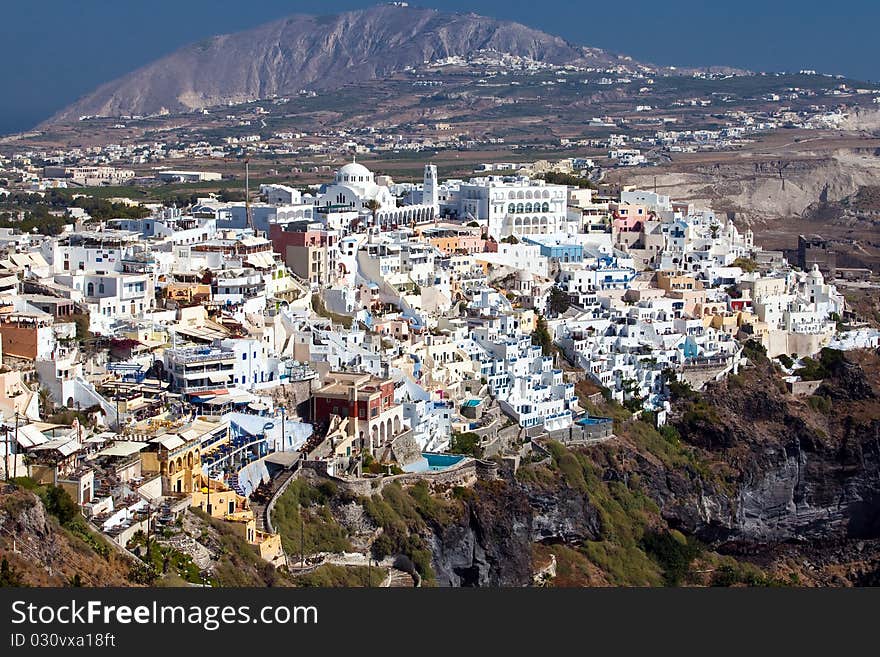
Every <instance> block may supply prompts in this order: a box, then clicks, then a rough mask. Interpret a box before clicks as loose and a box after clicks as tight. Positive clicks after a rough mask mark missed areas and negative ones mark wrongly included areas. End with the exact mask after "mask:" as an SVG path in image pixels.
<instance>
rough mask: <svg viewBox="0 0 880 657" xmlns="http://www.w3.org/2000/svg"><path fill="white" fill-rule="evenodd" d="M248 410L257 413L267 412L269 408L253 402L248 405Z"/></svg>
mask: <svg viewBox="0 0 880 657" xmlns="http://www.w3.org/2000/svg"><path fill="white" fill-rule="evenodd" d="M248 408H249V409H251V410H252V411H256V412H257V413H260V412H262V411H268V410H269V407H268V406H267V405H266V404H263V403H261V402H253V403H251V404H248Z"/></svg>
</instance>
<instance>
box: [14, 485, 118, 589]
mask: <svg viewBox="0 0 880 657" xmlns="http://www.w3.org/2000/svg"><path fill="white" fill-rule="evenodd" d="M0 555H2V557H3V558H4V559H5V560H6V561H7V562H8V563H9V567H10V569H11V571H12V572H13V573H14V580H15V581H14V583H15V584H16V585H20V586H69V585H71V584H72V583H76V584H77V585H82V586H132V582H131V581H130V580H129V578H128V574H129V570H130V567H131V564H130V563H128V562H127V561H126V560H125V559H123V558H121V557H120V556H119V555H118V554H117V553H115V552H114V551H113V550H112V549H110V548H109V547H108V546H105V545H104V544H103V543H102V542H99V543H97V544H89V543H86V542H85V541H84V540H82V538H80V537H79V536H76V535H74V534H73V533H71V532H69V531H66V530H64V529H62V528H61V527H60V526H59V524H58V522H57V521H56V520H55V519H54V518H53V517H52V516H50V515H49V514H48V513H47V512H46V508H45V506H44V505H43V502H42V501H41V500H40V498H39V497H38V496H37V495H35V494H33V493H31V492H29V491H27V490H22V489H14V488H13V487H11V486H9V487H4V490H2V491H0Z"/></svg>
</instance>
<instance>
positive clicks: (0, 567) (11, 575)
mask: <svg viewBox="0 0 880 657" xmlns="http://www.w3.org/2000/svg"><path fill="white" fill-rule="evenodd" d="M21 585H22V584H21V574H20V573H19V572H18V570H16V569H15V568H13V567H12V566H11V565H10V564H9V561H8V560H7V559H6V557H3V561H2V563H0V587H4V586H21Z"/></svg>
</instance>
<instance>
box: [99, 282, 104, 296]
mask: <svg viewBox="0 0 880 657" xmlns="http://www.w3.org/2000/svg"><path fill="white" fill-rule="evenodd" d="M98 294H104V284H103V283H99V284H98Z"/></svg>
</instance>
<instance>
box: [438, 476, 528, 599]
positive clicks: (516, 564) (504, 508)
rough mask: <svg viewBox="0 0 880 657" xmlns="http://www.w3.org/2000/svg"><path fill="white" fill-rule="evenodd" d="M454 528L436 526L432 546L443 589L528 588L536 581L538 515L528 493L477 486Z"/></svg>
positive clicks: (494, 485) (514, 488) (498, 484)
mask: <svg viewBox="0 0 880 657" xmlns="http://www.w3.org/2000/svg"><path fill="white" fill-rule="evenodd" d="M474 492H475V494H474V495H473V496H470V497H469V499H468V501H467V502H466V504H465V512H464V513H463V514H462V517H461V519H460V520H459V521H458V522H457V523H454V524H449V525H445V526H443V525H436V524H435V525H434V526H433V528H432V533H431V534H430V535H429V538H428V544H429V547H430V550H431V555H432V566H433V568H434V572H435V575H436V579H437V584H438V585H439V586H478V587H485V586H524V585H526V584H528V583H529V582H530V581H531V576H532V564H531V543H532V523H533V514H532V511H531V509H530V508H529V503H528V499H527V498H526V496H525V494H524V491H523V490H522V489H521V488H520V487H519V486H516V485H511V484H508V483H505V482H502V481H495V482H484V483H480V484H478V485H477V487H476V488H475V491H474Z"/></svg>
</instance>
